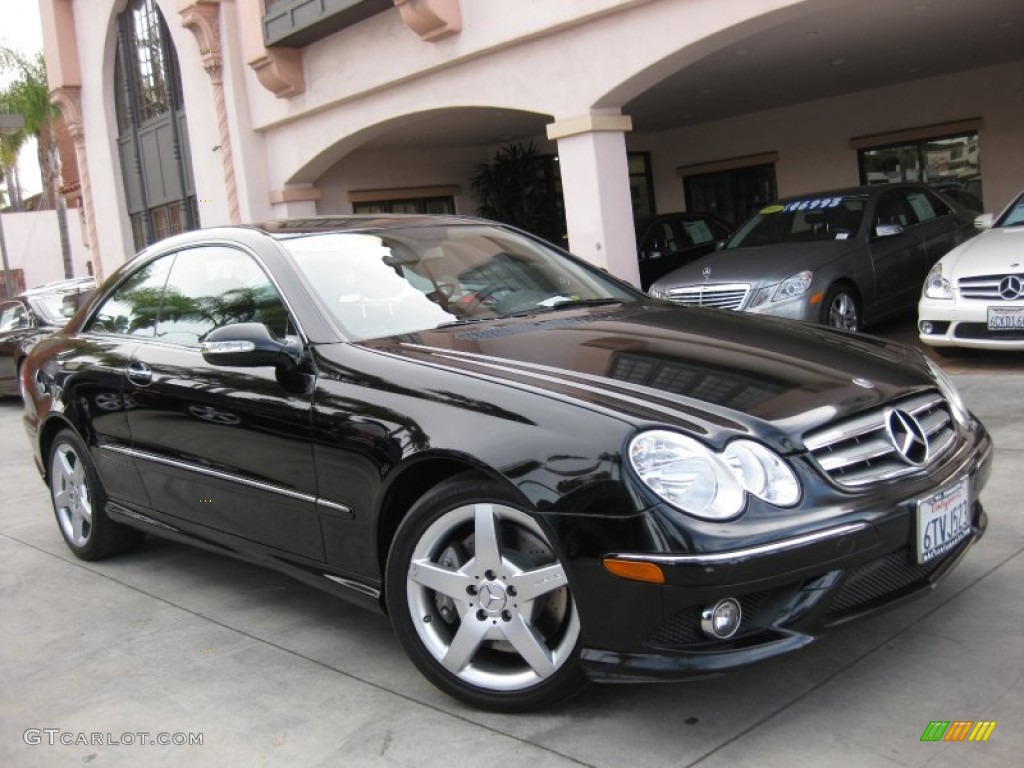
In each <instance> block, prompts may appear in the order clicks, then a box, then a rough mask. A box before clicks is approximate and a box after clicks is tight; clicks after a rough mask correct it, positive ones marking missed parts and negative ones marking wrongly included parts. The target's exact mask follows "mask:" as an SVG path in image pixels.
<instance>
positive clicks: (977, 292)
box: [957, 274, 1024, 301]
mask: <svg viewBox="0 0 1024 768" xmlns="http://www.w3.org/2000/svg"><path fill="white" fill-rule="evenodd" d="M1004 281H1005V282H1004ZM1022 285H1024V275H1022V274H1002V275H977V276H975V277H962V278H960V280H958V281H957V288H959V290H960V298H962V299H983V300H985V301H1013V300H1014V299H1020V298H1022V293H1021V287H1022Z"/></svg>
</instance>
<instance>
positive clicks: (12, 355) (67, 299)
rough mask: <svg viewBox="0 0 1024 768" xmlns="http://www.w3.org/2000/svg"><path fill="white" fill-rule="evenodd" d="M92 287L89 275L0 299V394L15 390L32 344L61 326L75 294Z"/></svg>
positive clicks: (75, 301)
mask: <svg viewBox="0 0 1024 768" xmlns="http://www.w3.org/2000/svg"><path fill="white" fill-rule="evenodd" d="M95 287H96V283H95V281H94V280H93V279H92V278H91V277H89V278H73V279H71V280H59V281H57V282H53V283H46V284H45V285H41V286H38V287H36V288H30V289H29V290H27V291H25V292H24V293H22V294H19V295H18V296H15V297H13V298H10V299H0V395H17V394H18V393H19V385H18V373H19V371H20V370H21V366H22V363H23V362H24V360H25V357H26V355H28V352H29V350H30V349H32V345H33V344H35V343H36V342H37V341H38V340H39V339H40V338H42V337H43V336H45V335H47V334H48V333H52V332H53V331H55V330H57V329H58V328H61V327H63V326H64V324H65V323H67V321H68V318H69V317H70V316H71V315H72V314H74V310H75V309H77V308H78V299H79V297H80V296H82V295H84V294H86V293H88V292H89V291H91V290H92V289H94V288H95Z"/></svg>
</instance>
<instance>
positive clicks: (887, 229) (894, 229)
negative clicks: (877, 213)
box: [875, 224, 903, 237]
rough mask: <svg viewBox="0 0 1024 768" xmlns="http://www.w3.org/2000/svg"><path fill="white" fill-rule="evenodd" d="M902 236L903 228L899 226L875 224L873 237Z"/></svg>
mask: <svg viewBox="0 0 1024 768" xmlns="http://www.w3.org/2000/svg"><path fill="white" fill-rule="evenodd" d="M902 234H903V227H901V226H900V225H899V224H876V225H875V237H895V236H896V235H902Z"/></svg>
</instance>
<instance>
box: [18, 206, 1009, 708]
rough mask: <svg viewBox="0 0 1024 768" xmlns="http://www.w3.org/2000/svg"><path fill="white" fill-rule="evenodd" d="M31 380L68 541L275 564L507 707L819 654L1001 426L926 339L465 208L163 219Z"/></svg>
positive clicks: (983, 475)
mask: <svg viewBox="0 0 1024 768" xmlns="http://www.w3.org/2000/svg"><path fill="white" fill-rule="evenodd" d="M22 376H23V378H22V385H23V387H24V391H25V392H26V393H27V398H26V403H25V425H26V428H27V431H28V434H29V436H30V438H31V442H32V445H33V448H34V451H35V456H36V461H37V463H38V466H39V469H40V471H41V472H42V475H43V477H44V478H45V481H46V483H47V486H48V487H49V490H50V493H51V495H52V499H53V506H54V509H55V512H56V519H57V523H58V528H59V530H60V532H61V534H62V535H63V537H64V539H65V541H66V542H67V545H68V546H69V547H70V549H71V550H72V552H74V554H75V555H77V556H78V557H81V558H83V559H86V560H96V559H100V558H103V557H107V556H109V555H113V554H117V553H122V552H126V551H128V550H130V549H131V548H133V547H135V546H136V545H138V543H139V542H140V541H141V539H142V537H143V535H144V534H147V533H148V534H152V535H154V536H160V537H166V538H169V539H173V540H176V541H180V542H186V543H189V544H192V545H197V546H201V547H205V548H207V549H210V550H214V551H217V552H223V553H228V554H232V555H234V556H237V557H240V558H243V559H245V560H249V561H252V562H256V563H260V564H262V565H266V566H269V567H272V568H276V569H278V570H280V571H282V572H284V573H287V574H290V575H292V576H294V577H296V578H298V579H301V580H302V581H304V582H306V583H309V584H313V585H315V586H318V587H320V588H323V589H326V590H329V591H331V592H332V593H334V594H336V595H338V596H340V597H342V598H345V599H348V600H351V601H353V602H355V603H358V604H361V605H364V606H366V607H369V608H372V609H374V610H377V611H381V612H384V613H386V614H387V615H388V616H389V617H390V620H391V622H392V624H393V626H394V629H395V632H396V634H397V636H398V638H399V640H400V642H401V644H402V646H403V647H404V648H405V650H406V652H407V653H408V655H409V657H410V658H411V659H412V661H413V663H414V664H415V665H416V666H417V667H418V668H419V669H420V670H421V671H422V673H423V674H424V675H425V676H426V677H427V678H429V679H430V680H431V681H432V682H433V683H434V684H436V685H437V686H438V687H439V688H441V689H442V690H444V691H446V692H447V693H448V694H450V695H452V696H454V697H456V698H458V699H461V700H462V701H465V702H468V703H470V704H473V705H475V706H479V707H484V708H490V709H494V710H502V711H517V710H525V709H530V708H536V707H540V706H545V705H551V704H554V703H556V702H559V701H561V700H563V699H565V698H567V697H568V696H570V695H572V694H574V693H576V692H578V691H579V690H580V689H581V688H582V687H583V686H584V685H585V684H586V682H587V681H588V680H642V679H662V680H666V679H681V678H686V677H691V676H695V675H699V674H702V673H710V672H719V671H722V670H725V669H728V668H732V667H736V666H739V665H743V664H748V663H751V662H754V661H759V660H764V659H767V658H769V657H772V656H776V655H778V654H781V653H785V652H788V651H792V650H794V649H797V648H801V647H803V646H805V645H807V644H808V643H810V642H812V641H813V640H814V639H815V638H816V637H818V636H820V635H821V634H823V633H824V632H825V631H827V630H829V629H830V628H832V627H834V626H836V625H838V624H842V623H844V622H846V621H847V620H849V619H851V618H854V617H856V616H859V615H862V614H865V613H868V612H871V611H873V610H875V609H878V608H880V607H883V606H888V605H892V604H895V603H897V602H899V601H900V600H902V599H903V598H906V597H910V596H913V595H916V594H920V593H923V592H925V591H927V590H928V588H930V587H931V586H932V585H933V584H934V583H935V582H936V581H937V580H938V579H939V578H941V577H942V576H943V575H944V574H946V573H947V572H948V571H949V570H950V569H951V568H952V567H953V566H954V565H955V564H956V562H957V561H958V560H959V559H960V558H961V557H962V556H963V555H964V553H965V551H966V550H967V549H968V547H969V546H970V545H971V544H972V543H973V542H974V541H975V540H976V539H977V538H978V537H979V536H980V535H981V534H982V533H983V531H984V530H985V526H986V517H985V514H984V512H983V510H982V506H981V503H980V502H979V494H980V492H981V490H982V488H983V487H984V485H985V482H986V480H987V479H988V476H989V472H990V467H991V457H992V443H991V440H990V438H989V436H988V434H987V432H986V431H985V428H984V427H983V426H982V425H981V424H980V423H979V422H978V421H977V420H976V419H975V418H974V417H973V416H972V415H971V413H969V412H968V410H967V409H966V408H965V406H964V403H963V401H962V400H961V398H960V396H959V395H958V393H957V391H956V390H955V388H954V387H953V385H952V384H951V383H950V381H949V379H948V378H947V377H946V376H945V375H944V374H943V372H942V371H941V369H939V368H938V367H937V366H935V365H934V364H932V363H930V362H929V361H928V360H926V359H925V358H924V357H923V356H922V355H921V354H920V353H919V352H918V351H916V350H914V349H911V348H909V347H906V346H902V345H900V344H896V343H891V342H888V341H884V340H881V339H877V338H872V337H870V336H862V335H856V334H852V333H847V332H844V331H840V330H834V329H828V328H824V327H820V326H813V325H809V324H803V323H797V322H793V321H788V320H782V319H774V318H767V317H757V318H754V317H750V316H745V315H743V314H740V313H733V312H727V311H721V310H714V309H702V308H685V307H679V306H677V305H674V304H671V303H669V302H663V301H659V300H655V299H651V298H649V297H647V296H645V295H643V294H642V293H640V292H639V291H637V290H635V289H634V288H632V287H630V286H628V285H626V284H624V283H622V282H619V281H618V280H616V279H614V278H612V277H610V276H609V275H607V274H606V273H604V272H603V271H601V270H599V269H596V268H594V267H591V266H589V265H588V264H586V263H585V262H583V261H580V260H578V259H576V258H574V257H572V256H570V255H568V254H566V253H564V252H563V251H560V250H558V249H556V248H554V247H552V246H550V245H547V244H546V243H544V242H543V241H540V240H538V239H535V238H533V237H531V236H529V235H526V234H524V233H522V232H520V231H517V230H514V229H511V228H508V227H504V226H501V225H497V224H493V223H490V222H485V221H481V220H478V219H472V218H461V217H443V218H433V217H397V216H396V217H372V218H371V217H323V218H309V219H301V220H287V221H279V222H271V223H267V224H264V225H261V226H253V227H232V228H216V229H207V230H201V231H197V232H190V233H187V234H184V235H179V236H176V237H173V238H170V239H168V240H164V241H162V242H160V243H158V244H156V245H154V246H151V247H149V248H147V249H146V250H145V251H143V252H142V253H140V254H139V255H138V256H136V257H135V258H134V259H133V260H131V261H130V262H128V263H127V264H125V265H124V266H123V267H122V268H120V269H119V270H118V271H117V272H116V273H115V274H113V275H112V276H111V277H110V278H109V279H108V280H107V281H106V282H105V284H104V285H103V286H102V287H101V288H100V290H99V291H97V293H96V295H95V297H94V298H93V299H92V301H91V302H90V303H89V304H88V305H87V306H85V307H83V308H82V309H81V310H79V312H78V314H77V315H76V316H75V318H74V319H73V320H72V321H71V322H70V323H69V324H68V326H67V327H66V328H64V329H63V330H61V331H59V332H58V333H56V334H55V335H53V336H50V337H48V338H47V339H45V340H43V341H41V342H40V343H39V344H38V345H37V346H36V347H35V349H34V350H33V352H32V353H31V355H30V356H29V357H28V359H27V361H26V363H25V365H24V368H23V371H22Z"/></svg>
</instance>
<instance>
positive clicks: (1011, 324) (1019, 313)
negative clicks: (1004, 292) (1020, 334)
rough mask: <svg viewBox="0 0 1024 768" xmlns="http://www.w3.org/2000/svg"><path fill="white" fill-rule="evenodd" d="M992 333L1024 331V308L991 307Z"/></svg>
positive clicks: (989, 318) (989, 320)
mask: <svg viewBox="0 0 1024 768" xmlns="http://www.w3.org/2000/svg"><path fill="white" fill-rule="evenodd" d="M988 329H989V330H990V331H1024V307H989V308H988Z"/></svg>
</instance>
